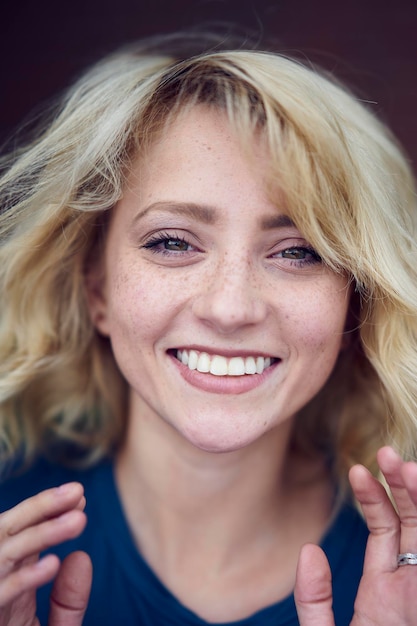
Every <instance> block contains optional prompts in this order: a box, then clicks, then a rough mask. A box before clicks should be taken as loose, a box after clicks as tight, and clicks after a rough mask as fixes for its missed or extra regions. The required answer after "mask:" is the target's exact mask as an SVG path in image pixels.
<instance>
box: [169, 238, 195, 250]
mask: <svg viewBox="0 0 417 626" xmlns="http://www.w3.org/2000/svg"><path fill="white" fill-rule="evenodd" d="M189 245H190V244H188V243H187V242H186V241H183V240H181V239H166V240H165V241H164V248H165V250H171V251H172V252H186V251H187V250H188V248H189Z"/></svg>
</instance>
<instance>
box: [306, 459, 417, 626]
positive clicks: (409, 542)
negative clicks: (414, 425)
mask: <svg viewBox="0 0 417 626" xmlns="http://www.w3.org/2000/svg"><path fill="white" fill-rule="evenodd" d="M378 463H379V467H380V468H381V471H382V473H383V474H384V476H385V478H386V481H387V483H388V485H389V487H390V489H391V493H392V496H393V499H394V501H395V505H396V507H397V509H398V512H396V511H395V508H394V507H393V505H392V504H391V502H390V499H389V497H388V495H387V494H386V491H385V489H384V488H383V486H382V485H381V484H380V482H379V481H378V480H376V479H375V478H374V477H373V476H372V475H371V474H370V473H369V472H368V470H366V469H365V468H364V467H363V466H361V465H355V466H354V467H353V468H352V469H351V471H350V474H349V479H350V483H351V485H352V488H353V491H354V493H355V496H356V498H357V499H358V501H359V502H360V504H361V506H362V510H363V513H364V516H365V519H366V523H367V525H368V528H369V531H370V534H369V539H368V544H367V547H366V554H365V561H364V569H363V576H362V579H361V582H360V585H359V589H358V594H357V596H356V601H355V608H354V615H353V618H352V621H351V626H416V624H417V565H416V566H414V565H404V566H400V567H399V566H398V564H397V558H398V554H404V553H417V463H406V462H404V461H402V460H401V458H400V457H399V456H398V455H397V454H396V453H395V452H394V450H393V449H392V448H389V447H385V448H381V450H379V452H378ZM295 601H296V605H297V612H298V618H299V621H300V626H335V622H334V617H333V612H332V589H331V574H330V568H329V565H328V562H327V559H326V557H325V555H324V553H323V551H322V550H321V549H320V548H319V547H318V546H313V545H310V544H309V545H306V546H304V547H303V549H302V551H301V555H300V559H299V562H298V570H297V581H296V586H295ZM336 626H337V625H336Z"/></svg>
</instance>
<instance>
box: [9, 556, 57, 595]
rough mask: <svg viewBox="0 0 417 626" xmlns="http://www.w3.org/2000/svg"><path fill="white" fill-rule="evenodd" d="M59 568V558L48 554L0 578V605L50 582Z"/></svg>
mask: <svg viewBox="0 0 417 626" xmlns="http://www.w3.org/2000/svg"><path fill="white" fill-rule="evenodd" d="M58 569H59V559H58V557H56V556H55V555H53V554H48V555H47V556H45V557H44V558H43V559H40V560H39V561H36V562H34V563H30V564H29V565H25V566H23V567H21V568H20V569H18V570H16V571H15V572H13V573H11V574H10V575H9V576H7V577H6V578H3V579H2V580H0V607H5V606H7V605H8V604H10V603H11V602H13V600H16V599H17V598H18V597H19V596H20V595H22V594H23V593H25V592H27V591H32V590H33V589H37V588H38V587H41V586H42V585H45V584H46V583H48V582H50V581H51V580H52V579H53V578H54V576H56V574H57V572H58Z"/></svg>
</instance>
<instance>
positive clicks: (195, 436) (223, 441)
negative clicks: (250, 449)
mask: <svg viewBox="0 0 417 626" xmlns="http://www.w3.org/2000/svg"><path fill="white" fill-rule="evenodd" d="M264 434H265V432H262V433H257V434H255V433H253V432H252V433H249V432H245V433H236V432H233V433H231V432H228V433H225V432H221V429H217V430H215V431H213V429H210V430H209V431H207V430H205V429H200V428H191V429H187V430H186V431H185V432H183V433H182V435H183V437H185V439H186V440H187V441H188V442H189V443H190V444H191V445H192V446H194V447H195V448H197V449H198V450H201V451H202V452H209V453H212V454H223V453H227V452H235V451H236V450H241V449H242V448H245V447H247V446H249V445H250V444H252V443H254V441H256V440H257V439H259V438H260V437H262V436H263V435H264Z"/></svg>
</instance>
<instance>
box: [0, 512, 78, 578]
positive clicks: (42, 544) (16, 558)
mask: <svg viewBox="0 0 417 626" xmlns="http://www.w3.org/2000/svg"><path fill="white" fill-rule="evenodd" d="M86 521H87V518H86V515H85V513H83V512H81V511H78V510H75V511H69V512H67V513H64V514H63V515H60V516H58V517H56V518H54V519H50V520H48V521H46V522H43V523H41V524H38V525H37V526H32V527H31V528H26V529H25V530H22V531H21V532H20V533H19V534H17V535H14V536H12V537H9V539H8V540H5V539H4V540H3V542H2V543H1V544H0V578H1V577H5V576H7V575H9V574H10V573H11V572H12V571H13V570H14V569H15V568H16V567H19V565H20V564H21V563H22V561H25V560H26V559H28V558H29V557H31V556H33V555H37V554H39V552H43V551H44V550H46V549H47V548H50V547H51V546H55V545H57V544H60V543H62V542H63V541H67V540H68V539H73V538H74V537H77V536H78V535H79V534H80V533H81V532H82V531H83V530H84V527H85V525H86Z"/></svg>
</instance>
